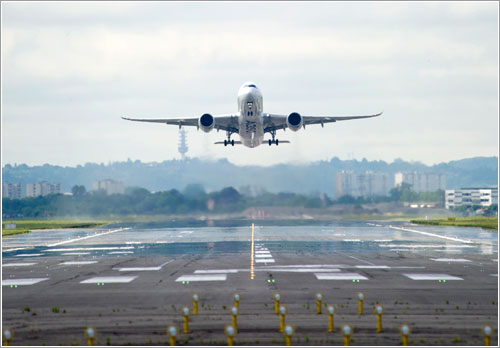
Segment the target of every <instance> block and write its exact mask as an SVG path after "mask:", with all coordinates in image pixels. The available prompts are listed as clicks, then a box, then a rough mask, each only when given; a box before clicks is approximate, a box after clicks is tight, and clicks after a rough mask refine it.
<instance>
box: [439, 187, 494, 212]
mask: <svg viewBox="0 0 500 348" xmlns="http://www.w3.org/2000/svg"><path fill="white" fill-rule="evenodd" d="M492 204H498V188H463V189H460V190H446V191H445V206H446V209H450V208H455V207H461V206H468V207H470V206H473V205H480V206H483V207H489V206H490V205H492Z"/></svg>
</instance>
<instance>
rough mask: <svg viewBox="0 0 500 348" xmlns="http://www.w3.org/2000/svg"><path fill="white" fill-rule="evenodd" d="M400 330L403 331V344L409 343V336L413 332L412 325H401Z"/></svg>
mask: <svg viewBox="0 0 500 348" xmlns="http://www.w3.org/2000/svg"><path fill="white" fill-rule="evenodd" d="M399 332H400V333H401V336H403V346H407V345H408V336H410V334H411V326H410V325H408V324H402V325H401V326H400V327H399Z"/></svg>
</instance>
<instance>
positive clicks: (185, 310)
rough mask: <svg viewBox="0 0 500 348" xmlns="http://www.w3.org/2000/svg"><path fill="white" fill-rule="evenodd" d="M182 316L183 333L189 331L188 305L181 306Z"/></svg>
mask: <svg viewBox="0 0 500 348" xmlns="http://www.w3.org/2000/svg"><path fill="white" fill-rule="evenodd" d="M181 312H182V316H183V317H184V333H185V334H187V333H189V307H182V309H181Z"/></svg>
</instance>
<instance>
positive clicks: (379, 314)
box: [373, 305, 384, 332]
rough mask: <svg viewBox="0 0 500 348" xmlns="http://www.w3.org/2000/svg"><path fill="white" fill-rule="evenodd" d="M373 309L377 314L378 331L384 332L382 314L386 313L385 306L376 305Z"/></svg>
mask: <svg viewBox="0 0 500 348" xmlns="http://www.w3.org/2000/svg"><path fill="white" fill-rule="evenodd" d="M373 311H374V312H375V314H376V315H377V332H382V314H384V306H382V305H376V306H374V307H373Z"/></svg>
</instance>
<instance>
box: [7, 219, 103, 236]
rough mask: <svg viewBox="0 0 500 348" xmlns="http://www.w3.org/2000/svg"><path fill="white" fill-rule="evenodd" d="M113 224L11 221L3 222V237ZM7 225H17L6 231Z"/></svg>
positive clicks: (99, 222) (100, 222)
mask: <svg viewBox="0 0 500 348" xmlns="http://www.w3.org/2000/svg"><path fill="white" fill-rule="evenodd" d="M109 223H111V222H110V221H64V220H9V221H3V222H2V237H4V236H12V235H15V234H21V233H29V232H31V231H32V230H46V229H57V228H88V227H99V226H103V225H107V224H109ZM5 224H16V228H13V229H5Z"/></svg>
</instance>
